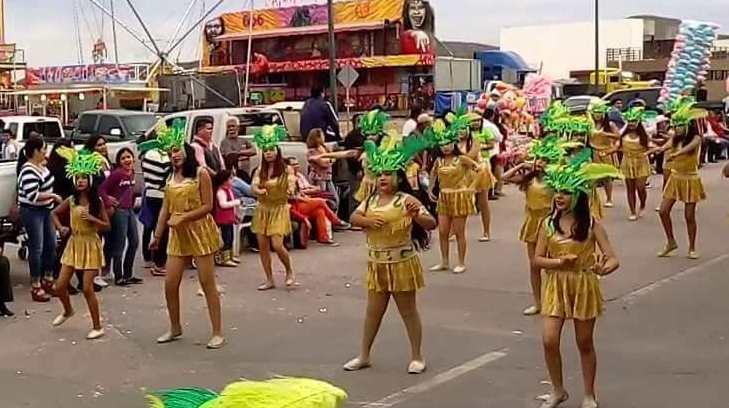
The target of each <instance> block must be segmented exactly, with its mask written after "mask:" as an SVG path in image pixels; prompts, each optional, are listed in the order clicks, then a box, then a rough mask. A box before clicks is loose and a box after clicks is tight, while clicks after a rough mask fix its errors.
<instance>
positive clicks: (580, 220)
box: [547, 192, 592, 242]
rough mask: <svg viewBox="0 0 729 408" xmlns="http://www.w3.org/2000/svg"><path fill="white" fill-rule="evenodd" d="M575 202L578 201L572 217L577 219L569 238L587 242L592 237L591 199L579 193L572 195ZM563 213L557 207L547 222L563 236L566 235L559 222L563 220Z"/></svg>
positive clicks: (574, 204)
mask: <svg viewBox="0 0 729 408" xmlns="http://www.w3.org/2000/svg"><path fill="white" fill-rule="evenodd" d="M572 199H573V200H577V202H576V203H573V206H574V208H573V209H572V215H574V217H575V225H573V226H572V231H570V234H569V238H571V239H573V240H575V241H578V242H585V241H587V239H588V238H589V237H590V228H592V215H590V198H589V197H588V196H587V194H585V193H583V192H578V193H575V194H573V195H572ZM562 215H563V214H562V211H560V210H558V209H557V208H556V207H555V208H554V209H553V210H552V214H551V215H550V216H549V219H548V220H547V221H548V222H549V225H550V226H551V227H552V228H553V229H554V231H557V232H558V233H560V234H561V235H566V234H565V233H564V231H562V227H561V226H560V225H559V220H561V219H562Z"/></svg>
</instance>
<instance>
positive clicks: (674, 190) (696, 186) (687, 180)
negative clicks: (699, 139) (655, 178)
mask: <svg viewBox="0 0 729 408" xmlns="http://www.w3.org/2000/svg"><path fill="white" fill-rule="evenodd" d="M679 150H680V147H678V146H677V147H674V148H673V149H672V150H671V151H672V153H673V152H677V151H679ZM699 153H700V147H697V148H696V150H694V151H693V152H689V153H688V154H682V155H679V156H677V157H675V158H674V159H673V160H672V161H671V166H670V172H671V175H670V177H669V178H668V183H667V184H666V188H665V189H664V190H663V198H665V199H669V200H676V201H681V202H683V203H688V204H693V203H698V202H700V201H703V200H705V199H706V192H705V191H704V184H703V183H702V182H701V176H700V175H699Z"/></svg>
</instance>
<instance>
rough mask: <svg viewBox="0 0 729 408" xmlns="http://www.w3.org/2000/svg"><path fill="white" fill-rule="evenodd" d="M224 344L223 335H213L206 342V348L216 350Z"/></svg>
mask: <svg viewBox="0 0 729 408" xmlns="http://www.w3.org/2000/svg"><path fill="white" fill-rule="evenodd" d="M224 345H225V338H224V337H223V336H213V338H211V339H210V341H209V342H208V345H207V348H209V349H211V350H217V349H219V348H223V346H224Z"/></svg>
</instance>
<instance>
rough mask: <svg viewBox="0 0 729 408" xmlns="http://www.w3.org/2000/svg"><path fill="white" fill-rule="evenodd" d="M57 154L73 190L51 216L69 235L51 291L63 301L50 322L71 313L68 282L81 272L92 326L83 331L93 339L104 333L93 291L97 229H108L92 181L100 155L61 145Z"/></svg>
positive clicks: (100, 258) (98, 263) (98, 260)
mask: <svg viewBox="0 0 729 408" xmlns="http://www.w3.org/2000/svg"><path fill="white" fill-rule="evenodd" d="M57 152H58V154H59V155H60V156H62V157H63V158H65V159H66V160H68V165H67V166H66V172H67V174H68V176H69V177H70V178H71V179H73V183H74V185H75V190H74V192H73V195H72V196H71V197H69V198H67V199H66V200H65V201H64V202H63V203H62V204H61V205H60V206H59V207H58V208H56V209H55V210H53V214H52V218H53V224H54V225H55V227H56V230H57V231H59V232H60V235H61V236H62V237H68V236H69V234H70V237H69V238H68V241H67V243H66V247H65V249H64V250H63V255H62V256H61V273H60V276H59V278H58V280H57V281H56V287H55V293H56V295H57V296H58V299H59V300H60V301H61V304H62V305H63V313H62V314H60V315H58V316H57V317H56V318H55V319H53V323H52V324H53V326H54V327H56V326H60V325H62V324H63V323H65V322H66V321H67V320H68V319H70V318H71V316H73V314H74V311H73V307H72V306H71V299H70V298H69V293H68V287H69V285H68V283H69V281H70V280H71V277H72V276H73V274H74V272H81V273H82V290H83V293H84V297H85V298H86V304H87V306H88V308H89V314H90V315H91V322H92V324H93V328H92V330H91V331H90V332H89V333H88V335H86V338H87V339H89V340H95V339H98V338H100V337H102V336H103V335H104V329H103V327H102V326H101V317H100V314H99V301H98V299H96V294H95V293H94V277H95V276H96V275H97V274H98V273H99V270H101V268H103V267H104V251H103V249H102V244H101V237H99V232H100V231H105V230H108V229H109V225H110V223H109V216H108V215H107V214H106V209H105V208H104V204H103V202H102V200H101V198H100V197H99V194H98V193H97V190H96V186H95V185H94V183H93V179H94V176H95V175H96V174H98V173H101V172H102V171H103V164H104V158H103V156H101V155H100V154H99V153H91V152H88V151H83V153H79V152H77V151H76V150H74V148H72V147H61V148H59V149H58V150H57ZM61 216H65V217H68V218H70V220H71V228H70V229H69V228H68V227H66V226H64V225H63V224H62V223H61V219H60V218H61Z"/></svg>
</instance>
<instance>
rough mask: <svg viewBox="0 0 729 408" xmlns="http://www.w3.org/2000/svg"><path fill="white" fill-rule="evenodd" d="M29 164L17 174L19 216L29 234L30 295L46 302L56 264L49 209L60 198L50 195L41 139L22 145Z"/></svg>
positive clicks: (49, 179)
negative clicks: (51, 275)
mask: <svg viewBox="0 0 729 408" xmlns="http://www.w3.org/2000/svg"><path fill="white" fill-rule="evenodd" d="M25 155H26V157H27V158H28V161H27V162H26V163H25V164H24V165H23V167H21V169H20V174H19V175H18V203H19V204H20V217H21V220H22V222H23V225H24V226H25V230H26V231H27V233H28V240H29V255H28V263H29V265H30V276H31V291H30V293H31V296H32V298H33V301H35V302H48V301H49V300H50V295H49V293H48V292H50V291H51V290H52V288H53V281H52V278H50V277H48V275H50V273H51V272H52V271H53V268H54V263H55V261H56V231H55V230H54V228H53V222H52V221H51V209H53V206H54V204H60V203H61V201H63V200H62V199H61V197H60V196H59V195H58V194H54V193H53V182H54V180H53V175H51V172H50V171H49V170H48V168H47V167H46V145H45V142H44V141H43V138H42V137H34V138H31V139H29V140H28V142H27V143H26V144H25Z"/></svg>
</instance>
